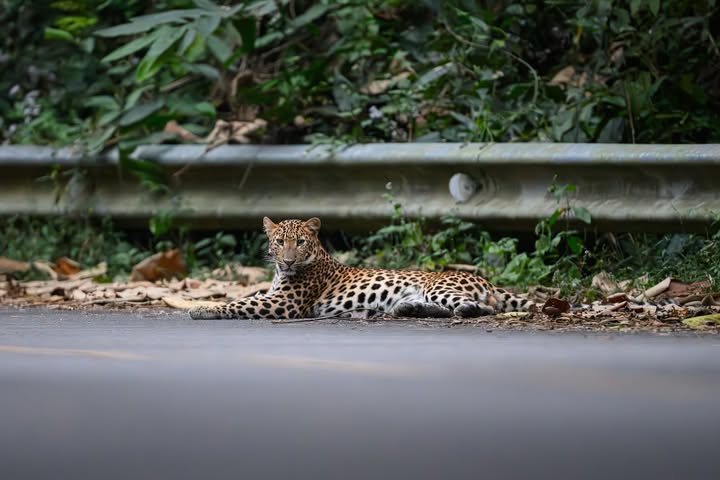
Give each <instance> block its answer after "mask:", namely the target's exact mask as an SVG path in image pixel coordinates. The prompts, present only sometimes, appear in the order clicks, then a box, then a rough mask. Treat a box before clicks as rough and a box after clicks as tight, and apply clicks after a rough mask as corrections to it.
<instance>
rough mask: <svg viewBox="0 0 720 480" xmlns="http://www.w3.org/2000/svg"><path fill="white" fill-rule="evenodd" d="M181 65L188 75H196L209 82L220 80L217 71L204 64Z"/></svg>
mask: <svg viewBox="0 0 720 480" xmlns="http://www.w3.org/2000/svg"><path fill="white" fill-rule="evenodd" d="M182 65H183V67H184V68H185V69H186V70H187V71H188V72H189V73H197V74H198V75H202V76H203V77H205V78H207V79H209V80H217V79H219V78H220V72H219V71H218V69H217V68H215V67H213V66H211V65H208V64H206V63H183V64H182Z"/></svg>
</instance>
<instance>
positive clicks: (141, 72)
mask: <svg viewBox="0 0 720 480" xmlns="http://www.w3.org/2000/svg"><path fill="white" fill-rule="evenodd" d="M161 68H162V63H161V62H159V61H157V58H150V57H147V56H146V57H145V58H143V59H142V60H141V61H140V63H139V64H138V68H137V70H136V71H135V81H136V82H137V83H142V82H144V81H145V80H147V79H149V78H152V77H153V76H154V75H155V74H156V73H157V72H159V71H160V69H161Z"/></svg>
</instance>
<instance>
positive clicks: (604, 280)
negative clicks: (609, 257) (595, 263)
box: [591, 272, 622, 295]
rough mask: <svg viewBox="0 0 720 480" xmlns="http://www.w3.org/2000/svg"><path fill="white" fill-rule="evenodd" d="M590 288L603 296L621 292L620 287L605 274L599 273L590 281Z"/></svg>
mask: <svg viewBox="0 0 720 480" xmlns="http://www.w3.org/2000/svg"><path fill="white" fill-rule="evenodd" d="M591 286H592V287H593V288H597V289H598V290H600V291H601V292H602V293H603V294H604V295H610V294H613V293H617V292H620V291H622V289H621V288H620V285H618V283H617V282H616V281H615V280H614V279H613V278H612V277H611V276H610V274H609V273H607V272H600V273H598V274H597V275H595V276H594V277H593V279H592V284H591Z"/></svg>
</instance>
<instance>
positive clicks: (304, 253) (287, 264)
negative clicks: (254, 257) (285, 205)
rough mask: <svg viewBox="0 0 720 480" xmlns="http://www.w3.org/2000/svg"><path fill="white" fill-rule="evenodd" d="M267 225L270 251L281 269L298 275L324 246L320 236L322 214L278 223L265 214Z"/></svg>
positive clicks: (271, 256)
mask: <svg viewBox="0 0 720 480" xmlns="http://www.w3.org/2000/svg"><path fill="white" fill-rule="evenodd" d="M263 226H264V227H265V233H266V234H267V236H268V255H269V257H270V259H271V260H272V261H273V262H275V265H276V266H277V268H278V269H279V270H280V271H281V272H283V273H285V274H287V275H294V274H295V273H296V272H298V271H299V270H302V269H303V268H305V267H307V266H308V265H311V264H312V263H313V262H314V261H315V260H316V259H317V258H318V254H319V253H320V250H321V249H322V247H321V245H320V240H319V239H318V236H317V235H318V232H319V231H320V219H319V218H317V217H313V218H311V219H310V220H306V221H302V220H283V221H282V222H280V223H274V222H273V221H272V220H270V219H269V218H268V217H265V218H263Z"/></svg>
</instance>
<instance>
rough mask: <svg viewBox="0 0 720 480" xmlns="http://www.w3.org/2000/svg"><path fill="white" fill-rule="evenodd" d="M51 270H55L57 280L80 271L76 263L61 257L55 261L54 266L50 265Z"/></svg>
mask: <svg viewBox="0 0 720 480" xmlns="http://www.w3.org/2000/svg"><path fill="white" fill-rule="evenodd" d="M52 269H53V270H55V273H57V274H58V277H59V278H62V277H65V278H67V277H70V276H72V275H75V274H76V273H78V272H79V271H80V270H81V268H80V264H79V263H78V262H76V261H75V260H71V259H69V258H67V257H61V258H58V259H57V260H55V265H52Z"/></svg>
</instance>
